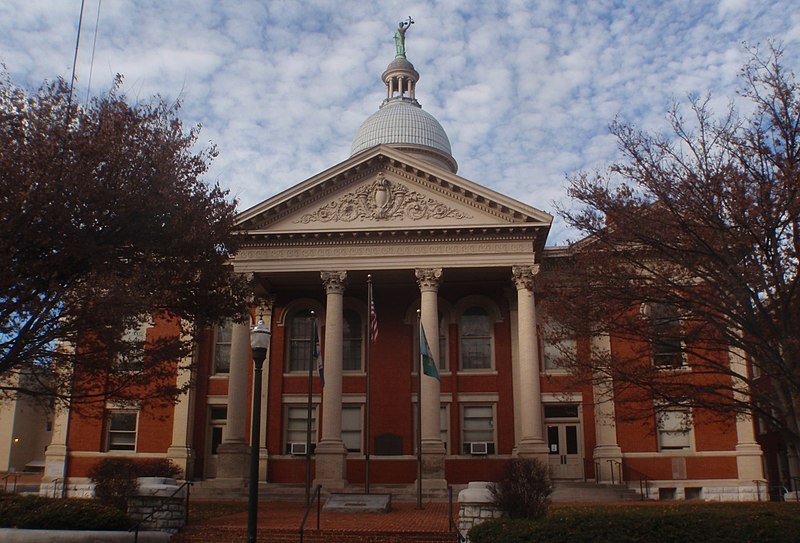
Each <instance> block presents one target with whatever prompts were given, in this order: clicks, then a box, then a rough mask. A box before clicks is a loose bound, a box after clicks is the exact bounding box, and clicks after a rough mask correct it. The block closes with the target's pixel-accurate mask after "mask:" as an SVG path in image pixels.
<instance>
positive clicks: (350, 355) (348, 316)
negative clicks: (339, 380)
mask: <svg viewBox="0 0 800 543" xmlns="http://www.w3.org/2000/svg"><path fill="white" fill-rule="evenodd" d="M361 323H362V321H361V315H359V314H358V313H357V312H356V311H353V310H352V309H345V310H344V329H343V330H342V369H343V370H344V371H361V344H362V334H363V326H362V324H361Z"/></svg>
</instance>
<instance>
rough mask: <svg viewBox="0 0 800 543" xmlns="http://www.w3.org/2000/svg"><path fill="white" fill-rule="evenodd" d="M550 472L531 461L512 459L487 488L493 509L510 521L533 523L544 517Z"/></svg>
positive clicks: (551, 485)
mask: <svg viewBox="0 0 800 543" xmlns="http://www.w3.org/2000/svg"><path fill="white" fill-rule="evenodd" d="M549 474H550V469H549V467H548V466H547V464H545V463H544V462H540V461H539V460H536V459H532V458H512V459H511V460H509V461H508V462H506V464H505V465H504V466H503V469H502V471H501V472H500V476H499V477H498V479H497V481H496V482H495V484H493V485H492V486H491V487H490V490H491V492H492V498H493V500H494V505H495V506H496V507H498V508H499V509H501V510H502V511H504V512H505V513H506V514H507V515H508V516H509V517H511V518H512V519H515V518H524V519H536V518H539V517H541V516H543V515H544V514H545V513H547V507H548V506H549V505H550V494H552V493H553V483H552V482H550V475H549Z"/></svg>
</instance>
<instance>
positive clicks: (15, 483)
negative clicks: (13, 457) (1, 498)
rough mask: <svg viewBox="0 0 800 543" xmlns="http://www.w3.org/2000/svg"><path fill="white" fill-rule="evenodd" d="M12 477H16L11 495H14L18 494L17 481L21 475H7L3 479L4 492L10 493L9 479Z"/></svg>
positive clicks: (14, 473)
mask: <svg viewBox="0 0 800 543" xmlns="http://www.w3.org/2000/svg"><path fill="white" fill-rule="evenodd" d="M12 475H13V476H14V486H13V488H12V489H11V493H12V494H16V493H17V480H19V474H17V473H16V472H13V473H6V476H5V477H3V492H8V478H9V477H11V476H12Z"/></svg>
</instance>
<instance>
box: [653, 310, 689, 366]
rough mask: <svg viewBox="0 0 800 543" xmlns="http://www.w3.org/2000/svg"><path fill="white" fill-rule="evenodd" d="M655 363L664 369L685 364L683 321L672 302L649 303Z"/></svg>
mask: <svg viewBox="0 0 800 543" xmlns="http://www.w3.org/2000/svg"><path fill="white" fill-rule="evenodd" d="M647 305H648V307H647V311H648V313H649V318H650V345H651V347H652V352H653V365H654V366H656V367H657V368H662V369H678V368H680V367H681V366H683V323H682V321H681V317H680V313H679V311H678V308H677V307H675V306H674V305H671V304H664V303H650V304H647Z"/></svg>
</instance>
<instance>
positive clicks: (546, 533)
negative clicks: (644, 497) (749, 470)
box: [469, 503, 800, 543]
mask: <svg viewBox="0 0 800 543" xmlns="http://www.w3.org/2000/svg"><path fill="white" fill-rule="evenodd" d="M798 533H800V504H769V503H727V504H711V503H706V504H671V505H660V504H647V505H630V506H591V507H557V508H553V509H551V510H550V512H549V513H548V514H547V515H546V516H544V517H542V518H540V519H538V520H521V519H520V520H513V519H496V520H490V521H487V522H485V523H483V524H480V525H478V526H475V527H473V528H472V529H471V530H470V531H469V538H470V541H472V543H500V542H503V543H533V542H547V543H582V542H585V543H650V542H651V541H676V542H677V541H681V542H683V541H703V543H750V542H756V541H757V542H758V543H771V542H776V543H777V542H786V541H797V534H798Z"/></svg>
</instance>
